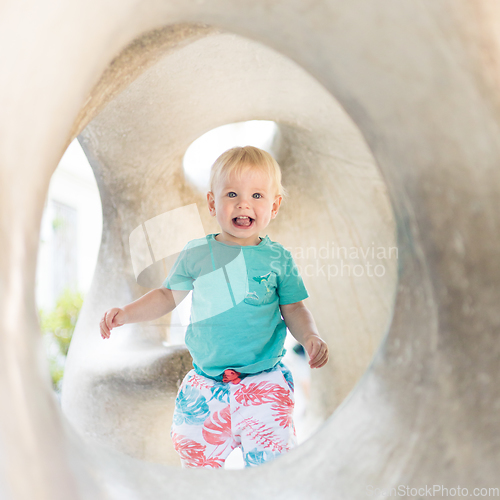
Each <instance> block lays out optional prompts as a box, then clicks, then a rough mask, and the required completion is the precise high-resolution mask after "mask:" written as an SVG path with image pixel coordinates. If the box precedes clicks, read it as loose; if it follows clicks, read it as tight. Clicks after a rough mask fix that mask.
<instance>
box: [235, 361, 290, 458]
mask: <svg viewBox="0 0 500 500" xmlns="http://www.w3.org/2000/svg"><path fill="white" fill-rule="evenodd" d="M294 402H295V399H294V393H293V380H292V377H291V373H290V371H289V370H288V369H287V368H286V367H284V366H283V365H281V366H280V365H278V366H277V367H276V368H275V369H274V370H272V371H270V372H264V373H259V374H257V375H253V376H248V377H246V378H244V379H242V380H241V382H240V383H239V384H237V386H235V387H234V392H233V389H232V390H231V404H234V409H233V412H232V415H233V417H232V418H233V429H234V432H235V434H236V436H239V437H240V439H241V447H242V449H243V458H244V460H245V466H246V467H249V466H254V465H259V464H261V463H264V462H267V461H269V460H273V459H274V458H275V457H276V456H278V455H280V454H282V453H285V452H286V451H288V450H289V449H290V448H292V447H294V446H295V445H296V444H297V439H296V435H295V427H294V425H293V408H294Z"/></svg>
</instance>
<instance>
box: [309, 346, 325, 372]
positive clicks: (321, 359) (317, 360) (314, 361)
mask: <svg viewBox="0 0 500 500" xmlns="http://www.w3.org/2000/svg"><path fill="white" fill-rule="evenodd" d="M327 361H328V346H327V345H326V344H325V343H322V344H321V345H320V348H319V351H318V353H317V355H316V356H315V357H314V358H311V360H310V362H309V365H310V367H311V368H320V367H322V366H323V365H324V364H326V362H327Z"/></svg>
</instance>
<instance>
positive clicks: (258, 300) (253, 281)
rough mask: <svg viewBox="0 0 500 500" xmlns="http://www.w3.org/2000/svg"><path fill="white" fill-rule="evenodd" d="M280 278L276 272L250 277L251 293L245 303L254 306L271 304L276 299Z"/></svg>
mask: <svg viewBox="0 0 500 500" xmlns="http://www.w3.org/2000/svg"><path fill="white" fill-rule="evenodd" d="M277 287H278V278H277V275H276V273H275V272H274V271H270V272H268V273H267V274H263V275H260V276H253V275H250V276H249V279H248V289H249V292H248V293H247V295H246V296H245V303H247V304H250V305H252V306H261V305H264V304H269V303H271V302H273V301H274V300H275V299H276V295H277V293H276V290H277Z"/></svg>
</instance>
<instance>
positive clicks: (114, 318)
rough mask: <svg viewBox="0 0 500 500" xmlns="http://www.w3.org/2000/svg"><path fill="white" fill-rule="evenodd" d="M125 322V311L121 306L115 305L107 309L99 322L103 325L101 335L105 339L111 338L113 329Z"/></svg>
mask: <svg viewBox="0 0 500 500" xmlns="http://www.w3.org/2000/svg"><path fill="white" fill-rule="evenodd" d="M124 324H125V311H124V310H123V309H120V308H119V307H113V308H112V309H109V310H108V311H106V312H105V313H104V315H103V317H102V319H101V322H100V323H99V325H100V327H101V337H102V338H103V339H109V336H110V335H111V330H112V329H113V328H116V327H117V326H122V325H124Z"/></svg>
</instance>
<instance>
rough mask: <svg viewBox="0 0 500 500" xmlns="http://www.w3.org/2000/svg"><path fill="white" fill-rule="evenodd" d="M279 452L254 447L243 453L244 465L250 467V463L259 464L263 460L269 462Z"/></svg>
mask: <svg viewBox="0 0 500 500" xmlns="http://www.w3.org/2000/svg"><path fill="white" fill-rule="evenodd" d="M278 455H280V453H275V452H272V451H268V450H261V451H259V450H257V448H254V449H253V450H252V451H249V452H248V453H245V457H244V458H245V467H250V466H252V465H260V464H263V463H265V462H269V461H270V460H273V459H274V458H276V457H277V456H278Z"/></svg>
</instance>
